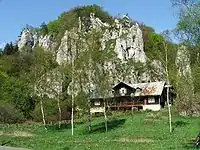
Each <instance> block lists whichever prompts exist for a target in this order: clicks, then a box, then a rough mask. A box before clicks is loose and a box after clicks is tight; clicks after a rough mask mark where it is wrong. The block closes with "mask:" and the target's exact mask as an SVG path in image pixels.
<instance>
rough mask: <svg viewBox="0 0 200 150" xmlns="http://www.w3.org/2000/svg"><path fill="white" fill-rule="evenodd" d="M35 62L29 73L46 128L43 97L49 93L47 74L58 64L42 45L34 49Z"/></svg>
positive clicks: (33, 92) (33, 93)
mask: <svg viewBox="0 0 200 150" xmlns="http://www.w3.org/2000/svg"><path fill="white" fill-rule="evenodd" d="M33 52H34V64H33V65H32V66H31V68H32V69H31V72H30V74H29V81H30V83H31V85H32V95H33V96H34V97H37V96H38V97H39V101H40V108H41V113H42V118H43V124H44V126H45V129H46V120H45V113H44V107H43V99H44V98H45V94H47V95H48V92H47V91H48V88H49V86H48V82H46V81H47V80H48V78H47V75H48V72H50V71H51V70H52V69H53V68H55V67H56V66H57V64H56V63H55V61H54V57H53V54H52V53H50V52H46V51H44V49H43V48H41V47H36V48H35V49H34V51H33Z"/></svg>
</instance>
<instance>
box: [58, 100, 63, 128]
mask: <svg viewBox="0 0 200 150" xmlns="http://www.w3.org/2000/svg"><path fill="white" fill-rule="evenodd" d="M57 105H58V113H59V120H58V125H59V128H60V127H61V121H62V111H61V108H60V99H59V97H58V103H57Z"/></svg>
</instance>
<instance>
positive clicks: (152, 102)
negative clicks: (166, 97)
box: [148, 97, 156, 104]
mask: <svg viewBox="0 0 200 150" xmlns="http://www.w3.org/2000/svg"><path fill="white" fill-rule="evenodd" d="M148 103H149V104H155V103H156V101H155V98H154V97H149V98H148Z"/></svg>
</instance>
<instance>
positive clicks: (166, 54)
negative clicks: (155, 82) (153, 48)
mask: <svg viewBox="0 0 200 150" xmlns="http://www.w3.org/2000/svg"><path fill="white" fill-rule="evenodd" d="M163 45H164V48H165V72H166V77H167V105H168V113H169V132H170V133H171V132H172V115H171V108H170V104H169V86H170V85H169V72H168V49H167V46H166V43H163Z"/></svg>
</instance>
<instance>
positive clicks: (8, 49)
mask: <svg viewBox="0 0 200 150" xmlns="http://www.w3.org/2000/svg"><path fill="white" fill-rule="evenodd" d="M17 51H18V47H17V45H13V44H12V42H10V43H7V44H6V45H5V47H4V51H3V53H4V54H6V55H13V54H15V53H16V52H17Z"/></svg>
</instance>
